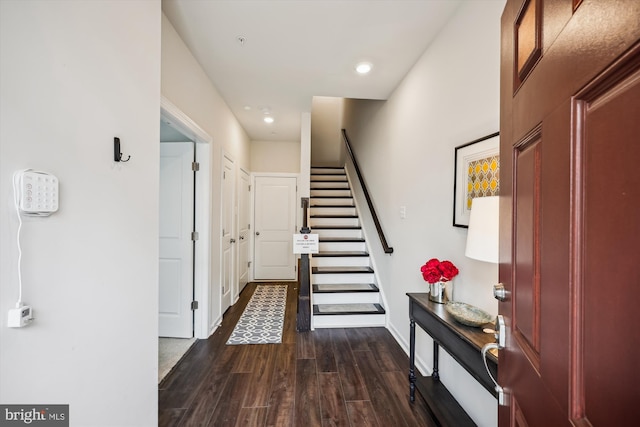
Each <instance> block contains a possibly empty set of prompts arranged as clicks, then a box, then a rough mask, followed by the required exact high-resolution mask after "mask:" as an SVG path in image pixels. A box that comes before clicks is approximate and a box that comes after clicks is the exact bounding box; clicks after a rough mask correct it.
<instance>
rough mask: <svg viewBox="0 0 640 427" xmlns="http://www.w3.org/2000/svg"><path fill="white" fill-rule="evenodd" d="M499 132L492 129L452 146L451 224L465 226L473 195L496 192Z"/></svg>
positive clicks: (498, 175) (498, 176)
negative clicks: (487, 132)
mask: <svg viewBox="0 0 640 427" xmlns="http://www.w3.org/2000/svg"><path fill="white" fill-rule="evenodd" d="M499 135H500V133H499V132H496V133H492V134H491V135H487V136H483V137H482V138H478V139H476V140H473V141H471V142H468V143H466V144H463V145H460V146H458V147H456V148H455V156H454V159H455V160H454V164H455V172H454V180H453V226H454V227H462V228H468V227H469V216H470V213H471V203H472V201H473V199H474V198H475V197H485V196H497V195H498V193H499V191H500V137H499Z"/></svg>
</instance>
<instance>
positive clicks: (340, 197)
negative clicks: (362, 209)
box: [311, 196, 353, 199]
mask: <svg viewBox="0 0 640 427" xmlns="http://www.w3.org/2000/svg"><path fill="white" fill-rule="evenodd" d="M311 198H312V199H353V196H311Z"/></svg>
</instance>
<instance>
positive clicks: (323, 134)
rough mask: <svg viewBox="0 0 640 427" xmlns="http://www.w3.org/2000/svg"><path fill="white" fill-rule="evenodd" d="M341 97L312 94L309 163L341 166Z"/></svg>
mask: <svg viewBox="0 0 640 427" xmlns="http://www.w3.org/2000/svg"><path fill="white" fill-rule="evenodd" d="M343 108H344V99H343V98H332V97H327V96H314V97H313V100H312V102H311V164H312V165H313V166H343V165H344V158H343V157H342V153H343V151H342V146H343V145H344V144H343V142H342V132H341V130H342V116H343Z"/></svg>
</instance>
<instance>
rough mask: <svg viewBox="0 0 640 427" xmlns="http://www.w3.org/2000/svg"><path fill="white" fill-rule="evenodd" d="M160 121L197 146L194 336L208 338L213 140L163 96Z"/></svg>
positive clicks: (209, 331)
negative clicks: (196, 305) (196, 303)
mask: <svg viewBox="0 0 640 427" xmlns="http://www.w3.org/2000/svg"><path fill="white" fill-rule="evenodd" d="M160 117H161V118H162V119H163V120H166V121H168V122H169V123H170V125H171V126H172V127H174V128H175V129H176V130H178V131H180V133H182V134H184V135H185V136H188V137H190V138H191V139H193V140H194V141H195V142H196V158H197V159H198V162H199V163H200V170H199V172H198V173H197V174H196V229H197V230H198V234H199V239H198V240H197V241H196V245H195V246H196V251H195V262H194V264H195V270H194V277H195V280H194V282H195V283H194V289H195V292H194V298H195V300H196V301H198V309H197V310H196V312H195V315H194V325H193V329H194V336H195V337H196V338H208V337H209V335H211V334H212V333H213V330H209V327H208V325H209V322H210V320H211V319H209V312H210V310H209V294H210V292H211V289H210V287H209V286H210V283H212V280H211V217H212V213H211V196H210V195H211V144H212V142H213V138H211V136H209V134H208V133H206V132H205V131H204V130H203V129H202V128H201V127H200V126H198V125H197V124H196V122H194V121H193V120H191V118H189V117H188V116H187V115H186V114H184V113H183V112H182V111H181V110H180V109H179V108H178V107H176V106H175V105H174V104H173V103H172V102H171V101H169V100H168V99H167V98H165V97H164V96H162V98H161V100H160Z"/></svg>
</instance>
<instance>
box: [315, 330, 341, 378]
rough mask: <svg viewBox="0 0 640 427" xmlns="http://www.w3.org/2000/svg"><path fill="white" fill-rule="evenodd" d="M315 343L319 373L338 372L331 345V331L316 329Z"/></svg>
mask: <svg viewBox="0 0 640 427" xmlns="http://www.w3.org/2000/svg"><path fill="white" fill-rule="evenodd" d="M313 342H314V346H315V350H316V367H317V368H318V372H338V364H337V363H336V357H335V355H334V354H333V346H332V344H331V330H330V329H316V330H315V331H313Z"/></svg>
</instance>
